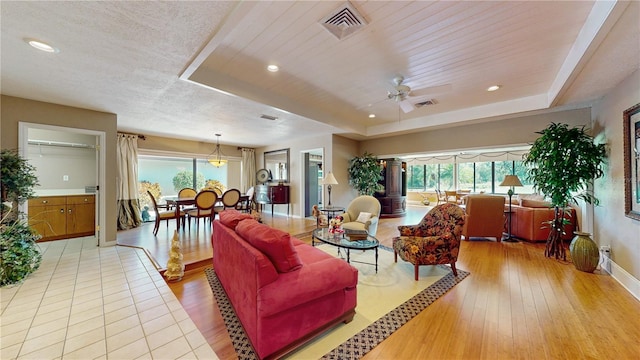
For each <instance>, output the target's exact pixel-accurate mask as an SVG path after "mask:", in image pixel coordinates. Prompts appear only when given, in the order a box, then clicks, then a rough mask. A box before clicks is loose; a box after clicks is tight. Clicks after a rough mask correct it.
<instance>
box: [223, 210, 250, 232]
mask: <svg viewBox="0 0 640 360" xmlns="http://www.w3.org/2000/svg"><path fill="white" fill-rule="evenodd" d="M247 219H253V216H251V215H250V214H247V213H241V212H240V211H238V210H225V211H223V212H221V213H220V222H221V223H222V224H224V226H226V227H228V228H231V229H233V230H235V229H236V226H238V224H239V223H240V221H242V220H247Z"/></svg>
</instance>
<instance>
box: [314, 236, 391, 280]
mask: <svg viewBox="0 0 640 360" xmlns="http://www.w3.org/2000/svg"><path fill="white" fill-rule="evenodd" d="M316 240H318V241H320V242H322V243H325V244H329V245H333V246H336V247H337V248H338V254H340V249H345V250H347V262H348V263H350V262H351V259H350V253H349V251H350V250H362V251H364V250H374V251H375V254H376V255H375V257H376V263H375V264H371V263H364V262H361V261H355V260H354V262H358V263H361V264H368V265H375V266H376V273H377V272H378V246H380V242H379V241H378V239H376V238H375V237H373V236H371V235H367V237H366V239H358V240H352V239H350V238H349V236H348V235H346V234H344V233H342V234H333V233H330V232H329V229H328V228H319V229H315V230H313V235H312V237H311V245H313V246H315V244H316Z"/></svg>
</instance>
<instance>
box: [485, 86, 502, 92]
mask: <svg viewBox="0 0 640 360" xmlns="http://www.w3.org/2000/svg"><path fill="white" fill-rule="evenodd" d="M501 87H502V86H500V85H493V86H489V87H488V88H487V91H496V90H498V89H500V88H501Z"/></svg>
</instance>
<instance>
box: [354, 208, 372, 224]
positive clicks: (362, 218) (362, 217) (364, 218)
mask: <svg viewBox="0 0 640 360" xmlns="http://www.w3.org/2000/svg"><path fill="white" fill-rule="evenodd" d="M370 219H371V213H370V212H364V211H363V212H361V213H360V215H358V218H357V219H356V222H359V223H363V224H366V223H367V221H369V220H370Z"/></svg>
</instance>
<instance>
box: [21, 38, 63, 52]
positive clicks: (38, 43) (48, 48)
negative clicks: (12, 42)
mask: <svg viewBox="0 0 640 360" xmlns="http://www.w3.org/2000/svg"><path fill="white" fill-rule="evenodd" d="M25 41H26V42H27V44H29V45H31V47H33V48H36V49H38V50H40V51H44V52H49V53H57V52H60V50H58V49H56V48H54V47H53V46H51V45H49V44H47V43H44V42H42V41H38V40H34V39H25Z"/></svg>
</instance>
